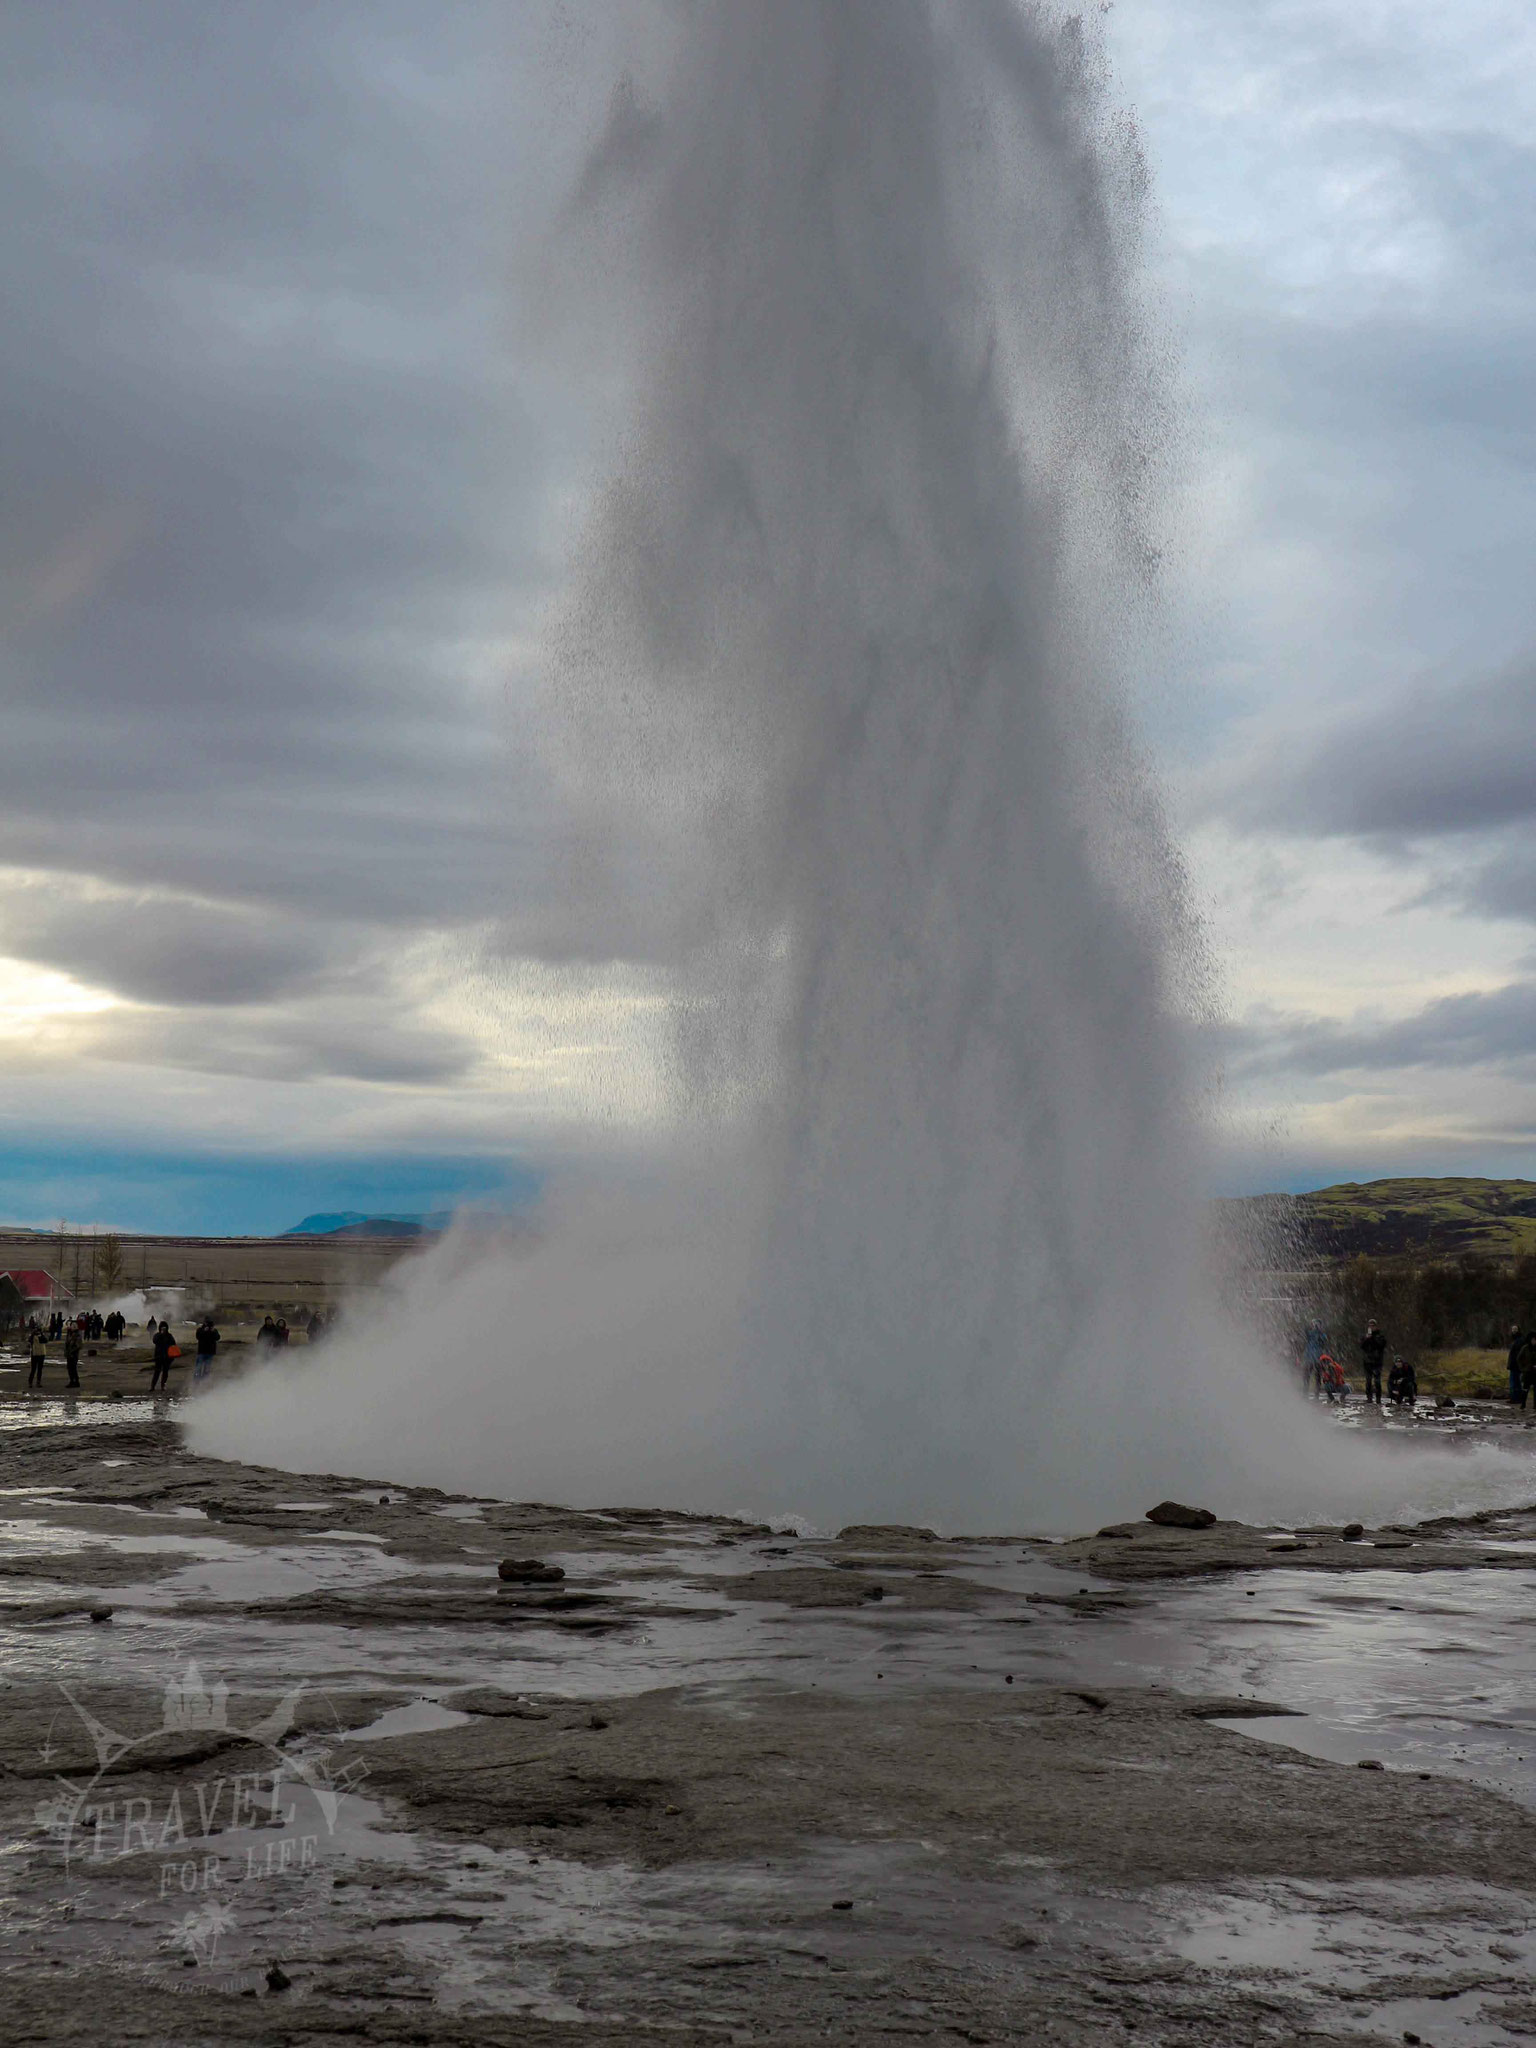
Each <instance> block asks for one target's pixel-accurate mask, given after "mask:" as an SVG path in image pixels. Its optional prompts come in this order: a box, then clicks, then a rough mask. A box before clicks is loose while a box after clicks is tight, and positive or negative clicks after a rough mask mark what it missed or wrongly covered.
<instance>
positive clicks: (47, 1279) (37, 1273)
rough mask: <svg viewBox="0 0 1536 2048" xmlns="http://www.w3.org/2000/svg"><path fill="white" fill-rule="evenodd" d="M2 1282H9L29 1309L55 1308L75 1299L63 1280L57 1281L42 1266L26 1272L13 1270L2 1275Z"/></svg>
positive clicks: (31, 1268) (0, 1275)
mask: <svg viewBox="0 0 1536 2048" xmlns="http://www.w3.org/2000/svg"><path fill="white" fill-rule="evenodd" d="M0 1280H9V1281H10V1282H11V1284H12V1286H13V1287H15V1289H16V1291H17V1293H18V1294H19V1295H20V1296H21V1298H22V1301H23V1303H24V1304H25V1305H26V1306H27V1307H28V1308H54V1307H56V1306H57V1305H58V1304H59V1303H60V1302H61V1301H73V1300H74V1298H75V1297H74V1295H73V1294H71V1292H70V1291H69V1289H68V1288H67V1287H66V1286H65V1285H64V1283H63V1282H62V1281H61V1280H55V1279H54V1277H53V1275H52V1274H51V1273H45V1272H44V1271H43V1269H42V1267H41V1266H33V1267H30V1268H28V1269H27V1270H26V1271H25V1272H18V1271H16V1270H14V1269H13V1270H12V1271H10V1272H8V1273H0Z"/></svg>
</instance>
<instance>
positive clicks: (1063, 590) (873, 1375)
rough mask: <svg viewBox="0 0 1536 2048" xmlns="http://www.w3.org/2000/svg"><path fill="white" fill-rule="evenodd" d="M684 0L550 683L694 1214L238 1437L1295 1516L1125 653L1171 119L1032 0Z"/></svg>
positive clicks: (518, 1275)
mask: <svg viewBox="0 0 1536 2048" xmlns="http://www.w3.org/2000/svg"><path fill="white" fill-rule="evenodd" d="M665 21H666V24H667V26H668V32H669V40H668V43H667V48H666V55H665V59H664V60H662V59H660V58H657V57H656V55H655V50H654V47H653V48H652V50H651V52H650V59H651V62H650V68H651V69H652V70H654V72H655V74H656V75H655V76H654V77H650V76H644V77H639V78H636V77H633V76H626V77H625V78H624V80H623V81H622V82H621V83H619V84H618V85H617V87H616V89H615V91H614V95H613V98H612V103H611V109H610V113H609V117H608V119H607V122H606V125H605V127H604V130H603V132H602V134H601V135H600V137H599V138H598V139H597V140H596V142H595V146H594V147H593V149H592V150H591V153H590V155H589V158H588V160H587V164H586V169H585V173H584V176H583V178H582V180H581V183H580V187H579V190H578V191H577V193H576V194H575V195H574V196H573V199H572V202H571V206H570V208H569V211H568V213H567V215H566V216H565V219H564V224H563V227H562V240H563V244H564V247H565V251H566V255H567V257H568V259H569V260H568V263H567V265H566V270H567V276H566V283H565V294H566V296H565V303H564V306H563V309H562V310H563V312H564V314H565V315H567V316H568V317H569V318H570V319H572V320H574V321H576V322H578V323H580V326H581V329H582V331H583V334H584V335H585V336H586V337H587V338H588V339H590V338H591V337H592V336H593V335H596V336H597V337H598V338H599V340H600V341H601V342H602V343H603V344H604V345H605V346H606V347H607V348H608V349H609V350H611V351H612V352H613V353H614V355H615V356H617V357H618V358H619V359H620V361H621V362H622V363H623V364H624V366H625V369H626V372H627V375H628V377H629V380H630V386H631V389H632V394H633V412H632V425H631V429H630V432H629V434H628V436H627V438H626V440H625V443H624V453H623V458H622V461H621V464H620V467H619V470H618V473H617V475H616V476H615V477H614V478H613V479H612V481H611V482H610V484H609V485H608V487H607V488H606V490H605V492H604V493H603V495H602V497H601V499H600V502H599V503H598V505H597V507H596V508H595V510H594V514H593V517H592V520H591V524H590V527H589V530H588V534H587V538H586V541H585V543H584V545H583V547H582V550H581V552H580V558H579V562H578V565H577V567H576V569H575V571H574V573H573V578H572V587H571V590H570V591H569V592H568V593H567V595H566V598H565V599H564V601H563V603H562V606H561V608H560V615H559V624H558V629H557V630H556V631H554V632H552V634H551V650H552V651H551V657H550V659H551V666H552V670H553V672H554V674H555V675H556V677H557V681H558V691H557V694H558V696H559V698H560V700H561V708H562V722H563V734H564V747H565V758H566V760H567V762H568V763H569V761H570V760H571V759H572V758H574V760H575V762H576V765H577V768H578V770H579V771H580V773H579V781H580V785H581V802H582V806H583V810H582V816H583V824H582V826H581V829H580V831H579V833H578V834H577V835H576V838H577V844H576V846H575V848H574V854H575V857H573V858H572V860H571V862H570V864H569V865H570V873H571V876H572V881H571V910H572V914H573V916H574V917H575V918H577V919H578V920H579V919H580V918H581V917H583V916H585V917H589V918H590V921H591V926H592V932H593V934H594V936H593V939H592V947H593V948H594V949H595V948H596V947H597V946H598V945H599V943H600V939H599V936H598V935H599V934H600V935H601V941H602V942H603V943H606V945H607V946H608V948H609V950H610V951H612V952H615V953H619V954H622V953H623V952H624V951H625V950H626V948H630V949H631V950H632V951H633V952H634V953H636V954H638V953H639V952H640V951H641V950H642V949H643V950H644V951H645V952H646V953H647V954H648V955H649V957H651V958H652V959H655V958H657V957H658V955H659V956H661V957H662V958H663V959H664V960H665V962H666V963H667V965H668V966H669V968H670V970H671V971H672V972H673V973H674V975H675V976H676V985H677V987H678V988H679V990H680V995H679V1016H680V1019H681V1021H680V1025H679V1032H678V1047H679V1051H678V1056H677V1061H676V1064H675V1068H674V1076H675V1080H676V1093H677V1107H678V1117H677V1135H676V1145H675V1151H676V1158H675V1159H674V1160H673V1161H672V1162H671V1164H670V1166H669V1168H668V1170H667V1172H666V1174H665V1176H663V1179H664V1184H665V1188H666V1190H667V1192H666V1193H665V1194H664V1195H663V1194H659V1193H658V1192H657V1190H656V1189H655V1188H651V1189H649V1190H648V1191H647V1192H646V1193H645V1194H644V1195H627V1196H626V1195H617V1194H616V1195H613V1196H611V1197H608V1198H605V1199H604V1200H603V1201H602V1202H601V1203H600V1204H593V1203H590V1202H587V1203H576V1204H573V1205H571V1206H569V1207H568V1208H566V1209H565V1210H564V1211H562V1210H561V1208H560V1206H559V1204H558V1203H557V1204H556V1209H555V1213H554V1215H553V1216H552V1218H551V1221H550V1227H549V1229H548V1231H547V1232H546V1234H545V1235H544V1236H543V1238H542V1239H541V1241H540V1243H539V1244H538V1246H537V1247H536V1248H534V1249H533V1250H532V1251H530V1252H525V1253H522V1254H519V1255H517V1256H515V1257H513V1256H510V1255H508V1256H502V1257H499V1258H495V1259H491V1260H482V1261H480V1262H479V1263H475V1262H473V1261H471V1262H470V1263H469V1265H468V1266H467V1267H466V1265H465V1264H464V1262H463V1260H462V1258H461V1257H460V1256H459V1254H458V1253H457V1252H456V1251H455V1249H454V1248H453V1247H452V1246H451V1245H450V1246H449V1247H446V1248H445V1249H444V1250H443V1251H442V1252H441V1253H439V1254H437V1255H435V1256H434V1258H432V1259H428V1260H427V1261H425V1262H423V1264H422V1266H421V1267H420V1268H419V1269H418V1274H417V1277H416V1278H415V1279H414V1280H413V1282H412V1283H411V1285H410V1287H409V1288H408V1289H407V1291H406V1293H405V1295H404V1297H403V1298H402V1299H401V1300H400V1301H398V1302H397V1303H395V1304H394V1305H393V1307H392V1309H391V1312H390V1314H389V1316H388V1317H387V1318H385V1319H384V1320H382V1321H381V1323H380V1325H379V1327H377V1328H375V1329H373V1330H371V1331H366V1332H360V1333H359V1334H357V1335H356V1336H354V1337H353V1338H351V1339H349V1340H348V1341H347V1343H345V1344H344V1345H338V1346H337V1347H336V1349H335V1350H334V1351H333V1352H332V1354H331V1355H330V1356H329V1357H328V1358H327V1359H326V1360H325V1361H324V1362H323V1363H322V1362H320V1361H316V1362H315V1364H314V1365H312V1366H309V1365H300V1366H297V1367H295V1368H294V1369H293V1370H294V1371H296V1372H301V1373H302V1379H301V1380H299V1381H295V1382H285V1380H284V1379H283V1377H282V1376H281V1375H266V1376H263V1377H262V1378H260V1379H258V1380H253V1381H251V1382H248V1383H246V1385H245V1386H243V1387H241V1388H238V1389H233V1390H230V1391H229V1392H227V1393H225V1394H223V1395H221V1396H219V1397H217V1398H216V1399H214V1400H212V1401H210V1402H208V1403H206V1404H204V1406H203V1409H202V1413H201V1416H200V1418H199V1419H198V1421H197V1423H196V1425H195V1435H196V1436H197V1439H198V1440H199V1441H200V1442H201V1443H202V1444H204V1445H205V1446H207V1447H210V1448H218V1447H220V1446H227V1447H231V1448H234V1447H238V1449H239V1452H240V1455H242V1456H244V1457H246V1458H255V1459H262V1458H267V1459H271V1460H274V1461H277V1462H283V1463H295V1462H297V1463H301V1464H303V1465H304V1466H306V1467H307V1468H308V1469H314V1468H315V1467H316V1466H317V1465H318V1464H325V1465H329V1466H332V1467H333V1468H334V1467H336V1466H337V1465H340V1464H350V1465H351V1466H352V1468H353V1469H365V1468H366V1469H369V1470H372V1471H376V1472H379V1473H387V1474H389V1475H392V1476H393V1475H399V1476H402V1477H410V1478H416V1479H423V1480H435V1481H439V1482H444V1481H446V1482H448V1483H451V1484H455V1485H458V1486H461V1487H473V1488H481V1489H484V1490H487V1491H495V1492H499V1493H511V1494H520V1495H530V1494H531V1495H534V1496H536V1497H540V1498H544V1499H554V1498H566V1499H571V1498H574V1499H577V1500H580V1501H584V1502H587V1503H594V1502H597V1503H600V1502H602V1501H605V1500H608V1501H611V1500H614V1499H618V1498H624V1499H630V1500H633V1499H639V1498H651V1499H659V1498H665V1499H667V1500H669V1501H671V1502H673V1503H675V1504H677V1505H681V1506H694V1507H714V1508H723V1509H733V1508H738V1507H744V1508H751V1509H754V1510H757V1511H768V1510H773V1509H779V1510H802V1511H805V1512H808V1513H809V1514H811V1515H812V1516H814V1517H817V1518H820V1519H823V1520H829V1521H836V1520H853V1519H866V1518H901V1519H921V1520H935V1521H940V1522H944V1523H947V1524H948V1525H949V1526H951V1527H953V1526H957V1525H961V1526H967V1527H971V1528H975V1527H978V1526H996V1525H998V1524H1000V1523H1007V1524H1011V1525H1013V1526H1020V1525H1023V1524H1026V1523H1033V1524H1036V1525H1038V1524H1040V1523H1041V1522H1050V1521H1052V1520H1057V1521H1071V1522H1075V1523H1080V1522H1081V1521H1082V1520H1083V1519H1084V1518H1085V1516H1092V1515H1095V1514H1101V1513H1110V1512H1117V1511H1125V1510H1134V1509H1137V1508H1139V1507H1143V1506H1145V1505H1146V1504H1147V1502H1148V1501H1149V1500H1151V1499H1155V1498H1157V1497H1159V1496H1160V1495H1162V1494H1164V1493H1167V1492H1169V1491H1179V1490H1181V1489H1187V1490H1190V1491H1197V1492H1200V1493H1202V1494H1204V1493H1206V1492H1210V1493H1211V1494H1212V1495H1213V1504H1214V1505H1216V1506H1218V1507H1224V1508H1227V1509H1235V1508H1237V1507H1239V1506H1242V1507H1246V1508H1249V1509H1252V1508H1254V1507H1255V1506H1257V1505H1260V1504H1261V1502H1260V1500H1259V1498H1258V1494H1257V1492H1256V1489H1259V1488H1260V1487H1261V1482H1262V1480H1263V1477H1264V1475H1266V1474H1267V1473H1268V1472H1269V1471H1270V1470H1271V1469H1272V1467H1273V1466H1274V1465H1275V1463H1276V1461H1278V1463H1279V1465H1280V1467H1281V1474H1280V1478H1279V1485H1278V1488H1277V1491H1283V1490H1284V1487H1285V1486H1286V1485H1287V1484H1288V1483H1289V1474H1288V1473H1287V1471H1286V1468H1288V1467H1289V1468H1294V1466H1295V1463H1296V1460H1295V1459H1294V1458H1293V1457H1292V1456H1291V1455H1290V1453H1289V1448H1288V1447H1289V1446H1290V1445H1291V1444H1292V1443H1293V1442H1294V1440H1295V1438H1296V1436H1297V1435H1298V1433H1299V1432H1300V1430H1301V1429H1302V1428H1303V1426H1304V1425H1303V1418H1302V1416H1301V1414H1300V1412H1299V1410H1298V1408H1297V1405H1296V1404H1295V1403H1294V1402H1293V1401H1291V1400H1289V1399H1288V1398H1287V1396H1286V1393H1285V1390H1284V1389H1283V1388H1282V1387H1281V1386H1277V1385H1276V1384H1274V1383H1273V1382H1272V1380H1271V1379H1270V1377H1269V1376H1268V1375H1267V1374H1266V1371H1265V1368H1264V1365H1263V1363H1262V1362H1261V1361H1259V1360H1257V1359H1256V1358H1254V1357H1250V1356H1248V1355H1247V1354H1246V1353H1245V1351H1244V1349H1243V1346H1242V1345H1241V1344H1240V1343H1239V1342H1238V1341H1236V1339H1235V1338H1234V1336H1233V1335H1232V1333H1231V1332H1230V1331H1228V1330H1226V1329H1225V1328H1224V1327H1223V1326H1222V1325H1221V1324H1220V1323H1219V1321H1218V1320H1217V1318H1216V1313H1215V1311H1214V1310H1213V1308H1212V1307H1211V1305H1210V1303H1209V1301H1208V1299H1207V1282H1206V1278H1205V1274H1204V1264H1203V1262H1204V1249H1203V1244H1202V1234H1201V1227H1200V1212H1201V1203H1200V1178H1201V1176H1200V1170H1199V1160H1198V1117H1197V1114H1196V1097H1197V1095H1198V1093H1199V1084H1198V1079H1197V1076H1196V1075H1195V1073H1194V1072H1193V1070H1192V1066H1191V1063H1190V1056H1189V1050H1188V1047H1189V1041H1190V1039H1191V1037H1192V1033H1191V1029H1190V1025H1191V1011H1192V1008H1193V1006H1194V1004H1195V1003H1196V1001H1197V1000H1198V995H1199V989H1200V977H1199V974H1198V971H1197V967H1198V962H1197V958H1196V948H1195V946H1194V944H1193V941H1192V937H1191V933H1190V929H1189V926H1188V924H1187V921H1186V917H1185V912H1184V908H1183V904H1182V900H1181V893H1180V886H1179V871H1178V863H1177V860H1176V859H1175V857H1174V855H1173V853H1172V851H1171V849H1170V846H1169V843H1168V839H1167V837H1166V834H1165V830H1164V826H1163V823H1162V819H1161V816H1160V812H1159V808H1158V803H1157V800H1156V796H1155V793H1154V792H1153V790H1152V789H1151V787H1150V786H1149V781H1148V777H1147V773H1146V770H1145V768H1144V765H1143V763H1142V760H1141V758H1140V756H1139V754H1138V751H1137V747H1136V744H1135V741H1134V738H1133V737H1132V736H1130V735H1129V734H1128V732H1127V729H1126V723H1125V718H1124V715H1123V712H1122V709H1121V702H1120V696H1119V689H1118V683H1117V671H1118V670H1119V668H1120V667H1121V665H1122V663H1123V661H1124V659H1125V655H1126V650H1127V644H1128V639H1129V636H1130V635H1131V633H1132V632H1134V631H1135V630H1136V628H1137V626H1138V624H1144V623H1145V611H1146V608H1147V606H1148V604H1149V603H1150V600H1151V591H1150V587H1149V586H1150V581H1151V575H1152V570H1151V566H1150V565H1151V564H1152V562H1153V560H1154V558H1155V554H1156V540H1157V534H1156V526H1157V517H1158V508H1157V490H1156V485H1157V471H1158V459H1157V458H1158V450H1159V446H1160V441H1161V435H1162V429H1163V425H1164V415H1163V411H1162V404H1161V399H1160V395H1159V390H1158V385H1157V380H1156V378H1155V377H1154V376H1153V375H1152V373H1151V370H1150V368H1149V362H1150V352H1149V349H1148V347H1147V343H1146V338H1145V336H1144V334H1143V331H1142V322H1141V316H1140V313H1139V310H1138V300H1137V269H1136V260H1137V251H1136V241H1137V226H1138V213H1139V206H1140V164H1139V159H1138V155H1137V149H1136V139H1135V136H1134V133H1133V132H1132V131H1131V130H1130V128H1129V127H1128V126H1127V125H1126V124H1125V122H1124V121H1123V120H1122V119H1120V118H1119V117H1117V116H1116V114H1115V113H1114V110H1113V108H1112V106H1111V104H1110V102H1109V101H1108V99H1107V97H1106V93H1105V88H1104V83H1103V80H1102V78H1101V75H1100V67H1099V64H1098V62H1097V59H1096V57H1095V53H1094V51H1093V49H1092V48H1091V47H1090V46H1088V45H1087V44H1085V41H1084V35H1083V31H1082V29H1081V27H1080V25H1079V24H1077V23H1075V22H1063V21H1061V20H1059V19H1058V18H1056V17H1055V16H1054V15H1053V14H1052V13H1051V12H1050V11H1049V10H1047V9H1045V8H1036V7H1025V6H1018V5H1015V4H1012V0H952V4H946V0H729V4H722V5H699V4H689V5H680V6H678V7H677V8H676V9H675V10H672V11H669V12H668V13H667V14H666V16H665ZM1340 1448H1341V1447H1340ZM1332 1450H1333V1446H1332V1445H1331V1444H1330V1445H1329V1446H1328V1448H1327V1449H1326V1450H1325V1449H1324V1447H1323V1444H1322V1439H1321V1437H1318V1438H1317V1439H1316V1440H1315V1441H1311V1438H1310V1431H1309V1450H1308V1453H1307V1455H1308V1457H1309V1459H1311V1460H1312V1461H1313V1463H1314V1469H1315V1475H1316V1476H1317V1477H1318V1479H1319V1483H1320V1484H1322V1485H1324V1486H1327V1485H1329V1484H1331V1483H1332V1482H1331V1479H1330V1475H1334V1474H1336V1472H1337V1467H1336V1465H1335V1463H1334V1459H1333V1456H1332ZM1355 1497H1356V1498H1358V1497H1359V1496H1358V1495H1357V1496H1355Z"/></svg>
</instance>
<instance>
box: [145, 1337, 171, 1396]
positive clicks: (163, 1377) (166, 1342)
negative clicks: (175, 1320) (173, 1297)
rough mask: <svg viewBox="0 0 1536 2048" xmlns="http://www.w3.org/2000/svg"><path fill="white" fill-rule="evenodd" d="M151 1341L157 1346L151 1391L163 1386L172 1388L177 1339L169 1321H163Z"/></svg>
mask: <svg viewBox="0 0 1536 2048" xmlns="http://www.w3.org/2000/svg"><path fill="white" fill-rule="evenodd" d="M151 1342H152V1343H153V1344H154V1347H155V1369H154V1371H153V1372H152V1373H151V1374H150V1376H149V1391H150V1392H151V1393H152V1394H153V1393H154V1392H156V1390H157V1389H159V1388H161V1387H163V1388H164V1389H165V1391H166V1392H167V1393H169V1392H170V1389H171V1353H172V1352H173V1351H174V1350H175V1349H176V1348H177V1347H176V1339H175V1338H174V1337H173V1336H172V1335H171V1326H170V1324H169V1323H162V1324H161V1325H160V1327H159V1329H158V1330H156V1331H155V1333H154V1336H153V1338H152V1339H151Z"/></svg>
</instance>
